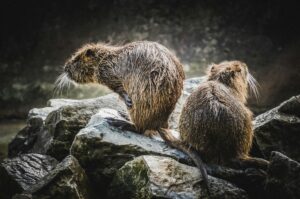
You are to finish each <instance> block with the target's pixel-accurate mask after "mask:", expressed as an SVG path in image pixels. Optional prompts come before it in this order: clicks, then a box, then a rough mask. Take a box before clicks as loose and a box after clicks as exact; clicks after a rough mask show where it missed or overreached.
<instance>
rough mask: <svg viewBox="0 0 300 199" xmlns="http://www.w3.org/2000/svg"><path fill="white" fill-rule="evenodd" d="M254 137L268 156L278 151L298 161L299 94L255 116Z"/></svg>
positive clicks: (299, 129) (299, 139) (299, 140)
mask: <svg viewBox="0 0 300 199" xmlns="http://www.w3.org/2000/svg"><path fill="white" fill-rule="evenodd" d="M254 123H255V138H256V141H257V144H258V145H259V147H260V149H261V151H262V152H263V153H264V154H265V155H266V156H267V157H268V156H270V153H271V151H280V152H282V153H284V154H286V155H288V156H289V157H291V158H293V159H295V160H297V161H300V148H299V146H300V133H299V132H300V95H298V96H294V97H292V98H290V99H289V100H287V101H285V102H283V103H282V104H280V105H279V106H278V107H276V108H274V109H272V110H270V111H268V112H266V113H263V114H261V115H259V116H257V117H256V118H255V122H254Z"/></svg>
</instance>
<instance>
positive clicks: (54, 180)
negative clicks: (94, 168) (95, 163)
mask: <svg viewBox="0 0 300 199" xmlns="http://www.w3.org/2000/svg"><path fill="white" fill-rule="evenodd" d="M89 187H90V185H89V183H88V180H87V177H86V174H85V172H84V170H83V169H82V168H81V167H80V165H79V163H78V161H77V160H76V158H74V157H72V156H67V157H66V158H65V159H64V160H63V161H62V162H61V163H59V164H58V165H57V166H56V167H55V168H54V169H53V170H52V171H51V172H49V173H48V175H46V176H45V177H44V178H43V179H41V180H40V181H39V182H38V183H37V184H35V185H33V186H31V187H30V189H28V190H25V191H24V192H23V193H22V194H17V195H15V196H14V198H20V199H21V198H28V199H48V198H65V199H67V198H72V199H89V198H91V193H90V191H89Z"/></svg>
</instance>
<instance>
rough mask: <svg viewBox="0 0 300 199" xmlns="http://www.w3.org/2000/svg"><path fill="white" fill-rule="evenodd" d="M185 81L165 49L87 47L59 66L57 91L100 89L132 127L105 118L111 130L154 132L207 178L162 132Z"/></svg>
mask: <svg viewBox="0 0 300 199" xmlns="http://www.w3.org/2000/svg"><path fill="white" fill-rule="evenodd" d="M184 78H185V75H184V71H183V67H182V64H181V63H180V62H179V60H178V59H177V58H176V56H175V55H173V53H171V52H170V51H169V50H168V49H167V48H166V47H164V46H162V45H160V44H158V43H155V42H149V41H140V42H133V43H129V44H126V45H123V46H111V45H105V44H88V45H85V46H83V47H82V48H81V49H79V50H78V51H77V52H76V53H75V54H74V55H73V56H72V57H71V58H70V59H69V60H68V61H67V62H66V64H65V67H64V73H63V74H62V75H61V76H60V77H59V78H58V81H57V83H58V85H59V86H62V85H64V84H65V83H66V82H68V80H69V79H71V80H73V81H75V82H77V83H81V84H82V83H92V82H95V83H100V84H103V85H106V86H107V87H109V88H110V89H111V90H113V91H114V92H116V93H118V94H119V96H120V97H121V98H122V99H123V100H124V102H125V104H126V105H127V108H128V112H129V115H130V120H131V121H132V123H128V122H126V121H120V120H116V119H113V118H109V119H108V120H107V121H108V122H109V123H110V124H111V125H114V126H118V127H122V128H124V129H126V130H133V131H136V132H139V133H143V134H144V133H145V132H146V131H148V130H149V131H156V132H159V134H160V135H161V137H162V138H163V139H164V140H165V141H166V142H167V143H168V144H169V145H171V146H172V147H175V148H178V149H180V150H183V151H184V152H185V153H187V154H188V155H189V156H190V157H191V158H192V159H193V160H194V162H195V164H196V165H197V166H198V168H199V169H200V171H201V173H202V176H203V177H204V181H205V184H206V185H207V174H206V171H205V169H204V167H203V165H202V162H201V159H200V157H199V156H198V155H197V153H195V152H193V151H192V150H189V149H188V147H186V146H185V145H184V144H183V143H182V142H181V141H179V140H176V139H175V138H174V137H173V136H172V135H171V134H170V133H169V131H168V129H167V128H168V118H169V116H170V114H171V113H172V111H173V110H174V108H175V105H176V102H177V100H178V98H179V97H180V95H181V92H182V89H183V80H184Z"/></svg>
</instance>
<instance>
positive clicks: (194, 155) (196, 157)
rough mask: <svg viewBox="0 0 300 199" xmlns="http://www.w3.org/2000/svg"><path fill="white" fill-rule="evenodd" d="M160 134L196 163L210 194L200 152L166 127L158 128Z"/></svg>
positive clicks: (170, 144) (169, 143)
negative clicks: (176, 136) (188, 145)
mask: <svg viewBox="0 0 300 199" xmlns="http://www.w3.org/2000/svg"><path fill="white" fill-rule="evenodd" d="M158 133H159V135H160V136H161V137H162V139H163V140H164V141H165V142H166V143H167V144H168V145H169V146H171V147H173V148H176V149H179V150H181V151H183V152H184V153H186V154H187V155H188V156H189V157H190V158H191V159H192V160H193V162H194V163H195V164H196V166H197V168H198V169H199V170H200V173H201V175H202V178H203V182H204V186H205V189H206V190H207V192H208V194H209V195H210V192H209V187H208V176H207V172H206V169H205V166H204V163H203V161H202V160H201V158H200V156H199V154H198V153H197V152H196V151H195V150H194V149H192V148H191V147H187V146H186V145H185V144H184V143H183V142H182V141H181V140H178V139H177V138H175V137H174V136H173V135H172V134H171V133H169V132H168V131H167V130H166V129H162V128H161V129H159V130H158Z"/></svg>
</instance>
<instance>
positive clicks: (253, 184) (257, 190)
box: [206, 165, 267, 198]
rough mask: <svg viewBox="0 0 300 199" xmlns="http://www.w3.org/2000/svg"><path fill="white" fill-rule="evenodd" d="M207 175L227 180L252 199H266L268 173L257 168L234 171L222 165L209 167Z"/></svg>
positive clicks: (207, 167)
mask: <svg viewBox="0 0 300 199" xmlns="http://www.w3.org/2000/svg"><path fill="white" fill-rule="evenodd" d="M206 170H207V173H208V174H209V175H211V176H214V177H216V178H220V179H223V180H226V181H228V182H230V183H232V184H234V185H235V186H237V187H239V188H241V189H243V190H245V191H246V192H247V194H248V195H249V197H250V198H265V197H266V192H265V189H264V187H265V180H266V177H267V173H266V171H263V170H261V169H255V168H245V169H233V168H228V167H224V166H220V165H207V166H206Z"/></svg>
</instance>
